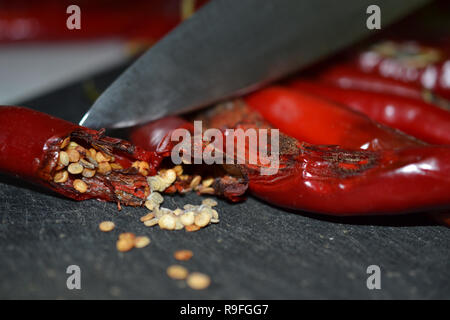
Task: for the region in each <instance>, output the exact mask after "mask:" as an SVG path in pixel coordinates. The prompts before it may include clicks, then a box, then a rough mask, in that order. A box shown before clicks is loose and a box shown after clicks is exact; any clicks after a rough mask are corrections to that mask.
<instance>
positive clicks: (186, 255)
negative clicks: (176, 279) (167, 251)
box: [173, 250, 194, 261]
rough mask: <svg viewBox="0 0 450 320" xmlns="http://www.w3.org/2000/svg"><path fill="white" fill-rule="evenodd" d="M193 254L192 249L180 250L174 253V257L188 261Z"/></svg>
mask: <svg viewBox="0 0 450 320" xmlns="http://www.w3.org/2000/svg"><path fill="white" fill-rule="evenodd" d="M193 255H194V254H193V253H192V251H191V250H178V251H175V253H174V254H173V256H174V258H175V259H177V260H180V261H187V260H189V259H191V258H192V256H193Z"/></svg>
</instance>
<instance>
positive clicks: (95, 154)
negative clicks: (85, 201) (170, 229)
mask: <svg viewBox="0 0 450 320" xmlns="http://www.w3.org/2000/svg"><path fill="white" fill-rule="evenodd" d="M82 144H83V145H84V146H83V145H82ZM142 168H149V164H148V163H147V162H146V161H136V162H134V163H132V162H131V161H130V160H128V159H125V158H123V157H121V156H120V155H113V154H109V153H107V152H105V150H100V148H98V147H97V148H96V147H95V146H91V145H89V146H87V145H86V144H85V143H82V142H80V143H77V142H75V141H73V140H72V141H71V140H70V137H67V138H65V139H63V140H62V142H61V144H60V146H59V152H58V153H57V162H56V166H55V168H54V170H53V173H52V181H51V182H50V183H52V184H57V185H58V186H59V187H60V188H64V189H67V190H72V191H73V190H76V191H77V192H79V193H86V192H88V193H89V194H90V195H92V196H94V197H95V196H97V197H98V198H100V199H104V200H108V201H116V202H119V203H120V202H121V203H123V204H126V205H131V206H140V205H142V204H143V203H144V202H145V199H146V198H147V196H148V195H149V194H150V189H149V186H148V183H147V180H146V177H145V176H147V175H148V174H149V171H148V170H142Z"/></svg>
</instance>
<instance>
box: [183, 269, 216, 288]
mask: <svg viewBox="0 0 450 320" xmlns="http://www.w3.org/2000/svg"><path fill="white" fill-rule="evenodd" d="M186 283H187V284H188V286H189V287H191V288H192V289H194V290H203V289H206V288H208V287H209V285H210V284H211V278H210V277H209V276H207V275H206V274H203V273H200V272H192V273H191V274H190V275H189V276H188V277H187V279H186Z"/></svg>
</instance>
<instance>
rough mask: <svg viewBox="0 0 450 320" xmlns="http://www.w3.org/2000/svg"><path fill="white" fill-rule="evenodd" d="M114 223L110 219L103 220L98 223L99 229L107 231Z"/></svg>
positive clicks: (112, 227)
mask: <svg viewBox="0 0 450 320" xmlns="http://www.w3.org/2000/svg"><path fill="white" fill-rule="evenodd" d="M115 226H116V225H115V224H114V222H112V221H103V222H100V224H99V225H98V227H99V229H100V230H101V231H103V232H109V231H111V230H113V229H114V227H115Z"/></svg>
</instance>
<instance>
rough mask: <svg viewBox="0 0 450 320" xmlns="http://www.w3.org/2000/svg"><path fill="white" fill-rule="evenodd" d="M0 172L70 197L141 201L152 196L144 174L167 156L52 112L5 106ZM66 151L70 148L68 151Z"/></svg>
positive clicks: (0, 123)
mask: <svg viewBox="0 0 450 320" xmlns="http://www.w3.org/2000/svg"><path fill="white" fill-rule="evenodd" d="M0 145H1V153H0V171H2V172H5V173H8V174H12V175H15V176H17V177H21V178H23V179H27V180H30V181H32V182H35V183H39V184H41V185H44V186H46V187H48V188H50V189H52V190H54V191H56V192H58V193H60V194H63V195H64V196H67V197H70V198H73V199H76V200H84V199H90V198H97V199H101V200H106V201H114V202H118V203H123V204H125V205H133V206H136V205H141V204H142V203H143V201H145V199H146V197H147V196H148V194H149V187H148V183H147V180H146V177H145V175H144V174H141V173H140V172H138V169H136V168H135V167H132V163H133V162H134V161H135V160H139V161H145V162H146V163H147V164H148V173H149V174H154V173H155V172H156V168H157V167H158V165H159V163H160V162H161V160H162V157H161V156H160V155H158V154H157V153H156V152H149V151H145V150H143V149H142V148H139V147H136V146H134V145H132V144H131V143H129V142H127V141H125V140H121V139H115V138H110V137H107V136H105V135H104V131H102V130H100V131H96V130H91V129H88V128H85V127H80V126H78V125H75V124H73V123H70V122H67V121H64V120H61V119H58V118H55V117H52V116H49V115H47V114H44V113H41V112H38V111H34V110H31V109H27V108H22V107H0ZM63 151H64V152H63Z"/></svg>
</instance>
